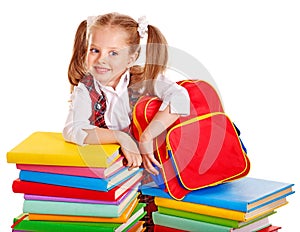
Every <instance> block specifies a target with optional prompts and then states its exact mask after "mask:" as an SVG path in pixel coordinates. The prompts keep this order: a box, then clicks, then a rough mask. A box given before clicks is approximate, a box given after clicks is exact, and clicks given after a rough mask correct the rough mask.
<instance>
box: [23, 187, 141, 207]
mask: <svg viewBox="0 0 300 232" xmlns="http://www.w3.org/2000/svg"><path fill="white" fill-rule="evenodd" d="M137 188H138V185H137V186H135V187H133V188H132V189H131V190H130V191H128V192H127V193H126V194H124V195H123V196H122V197H120V198H119V199H118V200H117V201H100V200H89V199H79V198H67V197H53V196H42V195H31V194H24V199H25V200H37V201H59V202H80V203H89V204H107V205H119V204H120V202H122V200H123V199H124V198H126V196H128V194H130V193H131V192H132V191H133V190H135V191H136V190H137Z"/></svg>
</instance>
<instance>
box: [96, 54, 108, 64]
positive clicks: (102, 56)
mask: <svg viewBox="0 0 300 232" xmlns="http://www.w3.org/2000/svg"><path fill="white" fill-rule="evenodd" d="M106 61H107V53H106V52H99V56H98V62H99V63H105V62H106Z"/></svg>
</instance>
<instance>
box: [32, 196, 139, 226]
mask: <svg viewBox="0 0 300 232" xmlns="http://www.w3.org/2000/svg"><path fill="white" fill-rule="evenodd" d="M137 205H138V199H137V198H135V199H134V200H133V201H132V202H131V203H130V204H129V205H128V207H127V208H126V209H125V211H124V212H123V213H122V214H121V215H120V216H119V217H114V218H113V217H94V216H93V217H91V216H71V215H56V214H34V213H29V214H28V218H29V220H39V221H66V222H67V221H71V222H72V221H73V222H110V223H124V222H127V220H128V219H129V216H130V215H131V214H132V212H133V210H134V209H135V208H136V207H137Z"/></svg>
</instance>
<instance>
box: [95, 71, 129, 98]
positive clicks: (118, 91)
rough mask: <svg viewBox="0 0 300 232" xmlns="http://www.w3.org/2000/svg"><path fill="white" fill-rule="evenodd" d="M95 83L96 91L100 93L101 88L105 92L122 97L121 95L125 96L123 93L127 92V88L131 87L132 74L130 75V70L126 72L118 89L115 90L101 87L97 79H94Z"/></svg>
mask: <svg viewBox="0 0 300 232" xmlns="http://www.w3.org/2000/svg"><path fill="white" fill-rule="evenodd" d="M94 81H95V82H96V83H97V84H96V85H95V86H96V90H97V91H98V92H100V88H101V89H102V90H103V91H104V92H111V93H115V94H117V95H121V94H123V92H124V91H125V90H126V91H127V87H128V85H129V81H130V73H129V70H126V71H125V72H124V73H123V74H122V76H121V78H120V81H119V83H118V85H117V86H116V89H113V88H112V87H110V86H104V85H101V84H100V83H99V82H98V81H96V79H95V78H94Z"/></svg>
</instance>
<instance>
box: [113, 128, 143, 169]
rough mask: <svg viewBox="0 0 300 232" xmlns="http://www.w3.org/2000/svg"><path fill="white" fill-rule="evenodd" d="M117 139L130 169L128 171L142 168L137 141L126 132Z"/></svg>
mask: <svg viewBox="0 0 300 232" xmlns="http://www.w3.org/2000/svg"><path fill="white" fill-rule="evenodd" d="M117 138H118V142H119V144H120V146H121V150H122V152H123V155H124V156H125V158H126V160H127V162H126V164H125V165H126V166H127V167H129V168H128V170H131V169H133V168H136V167H140V166H141V164H142V157H141V154H140V151H139V149H138V147H137V145H136V143H135V141H134V140H133V139H132V138H131V137H130V136H129V135H128V134H126V133H124V132H121V133H119V134H118V135H117Z"/></svg>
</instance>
